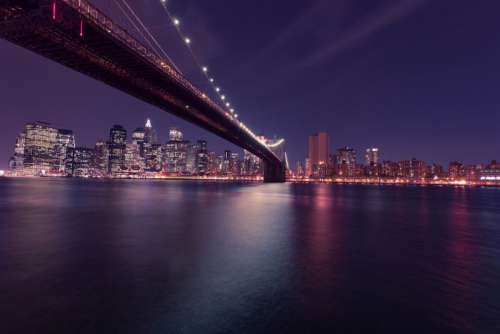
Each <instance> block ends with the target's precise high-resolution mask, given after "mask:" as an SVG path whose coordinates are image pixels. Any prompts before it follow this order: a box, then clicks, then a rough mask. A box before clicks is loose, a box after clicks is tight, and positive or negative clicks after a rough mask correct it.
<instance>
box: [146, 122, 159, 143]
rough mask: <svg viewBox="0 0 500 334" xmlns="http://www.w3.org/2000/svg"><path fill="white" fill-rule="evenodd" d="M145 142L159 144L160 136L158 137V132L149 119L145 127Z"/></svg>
mask: <svg viewBox="0 0 500 334" xmlns="http://www.w3.org/2000/svg"><path fill="white" fill-rule="evenodd" d="M144 142H146V143H149V144H157V143H158V136H157V135H156V131H155V129H153V125H152V124H151V120H150V119H149V118H148V119H147V120H146V124H145V125H144Z"/></svg>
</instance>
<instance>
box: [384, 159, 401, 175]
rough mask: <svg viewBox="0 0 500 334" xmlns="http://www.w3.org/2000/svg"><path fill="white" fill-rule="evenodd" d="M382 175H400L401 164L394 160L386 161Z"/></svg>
mask: <svg viewBox="0 0 500 334" xmlns="http://www.w3.org/2000/svg"><path fill="white" fill-rule="evenodd" d="M382 176H384V177H388V178H396V177H398V176H399V164H398V163H397V162H393V161H384V162H383V163H382Z"/></svg>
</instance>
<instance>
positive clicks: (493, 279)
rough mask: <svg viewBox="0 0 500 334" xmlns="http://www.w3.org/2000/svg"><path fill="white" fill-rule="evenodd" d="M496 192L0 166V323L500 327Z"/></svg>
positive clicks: (387, 329) (1, 328)
mask: <svg viewBox="0 0 500 334" xmlns="http://www.w3.org/2000/svg"><path fill="white" fill-rule="evenodd" d="M499 201H500V189H493V188H491V189H487V188H484V189H463V188H438V187H376V186H366V187H365V186H332V185H299V184H221V183H190V182H153V181H151V182H148V181H86V180H64V179H59V180H54V179H0V333H9V334H10V333H286V332H300V333H322V332H323V333H375V332H379V333H500V205H499Z"/></svg>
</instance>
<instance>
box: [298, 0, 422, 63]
mask: <svg viewBox="0 0 500 334" xmlns="http://www.w3.org/2000/svg"><path fill="white" fill-rule="evenodd" d="M426 2H427V0H404V1H399V2H398V3H397V4H394V5H391V6H387V7H384V8H382V9H380V10H378V11H376V12H375V13H374V14H372V15H370V16H369V17H367V18H366V19H365V20H363V21H362V22H360V23H359V24H358V25H356V26H354V27H352V28H351V29H348V30H347V31H345V32H344V33H342V34H340V35H339V36H332V37H334V38H335V39H334V40H333V41H331V42H330V41H329V40H326V41H325V43H324V45H325V46H323V47H321V48H318V49H317V50H315V51H314V52H312V53H311V54H310V55H309V56H308V57H306V58H305V59H304V60H303V61H302V62H301V63H300V65H301V66H310V65H314V64H318V63H321V62H322V61H324V60H327V59H332V58H334V57H335V56H336V55H338V54H340V53H341V52H344V51H346V50H349V49H352V48H354V47H356V46H358V45H359V44H360V43H362V42H363V41H365V40H367V39H368V38H370V37H372V36H373V35H375V34H376V33H378V32H379V31H381V30H382V29H383V28H385V27H387V26H389V25H391V24H393V23H395V22H397V21H399V20H401V19H403V18H404V17H406V16H408V15H409V14H411V13H413V12H414V11H415V10H417V9H418V8H419V7H421V6H422V5H423V4H425V3H426ZM330 38H331V37H330Z"/></svg>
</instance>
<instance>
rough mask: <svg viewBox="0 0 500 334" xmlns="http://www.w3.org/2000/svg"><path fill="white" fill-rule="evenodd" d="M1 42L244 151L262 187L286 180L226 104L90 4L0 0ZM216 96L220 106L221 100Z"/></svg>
mask: <svg viewBox="0 0 500 334" xmlns="http://www.w3.org/2000/svg"><path fill="white" fill-rule="evenodd" d="M125 4H126V3H125ZM163 5H164V3H163ZM139 22H140V21H139ZM174 23H177V21H175V22H174ZM143 31H147V30H145V29H143ZM151 37H152V36H151ZM0 38H3V39H5V40H8V41H10V42H12V43H13V44H16V45H18V46H21V47H23V48H25V49H28V50H31V51H33V52H35V53H37V54H39V55H41V56H44V57H46V58H49V59H51V60H53V61H55V62H57V63H60V64H62V65H64V66H66V67H69V68H72V69H74V70H76V71H78V72H80V73H82V74H85V75H87V76H89V77H92V78H94V79H96V80H99V81H101V82H104V83H106V84H108V85H110V86H112V87H115V88H117V89H119V90H121V91H123V92H125V93H127V94H129V95H131V96H134V97H136V98H138V99H140V100H142V101H144V102H147V103H149V104H151V105H154V106H156V107H158V108H160V109H162V110H164V111H166V112H169V113H171V114H173V115H176V116H177V117H180V118H182V119H184V120H186V121H188V122H191V123H193V124H196V125H198V126H200V127H202V128H204V129H206V130H208V131H210V132H212V133H214V134H216V135H218V136H220V137H222V138H224V139H226V140H228V141H229V142H231V143H234V144H236V145H238V146H240V147H242V148H243V149H246V150H248V151H249V152H251V153H253V154H255V155H256V156H258V157H259V158H261V159H262V161H263V162H264V180H265V181H266V182H284V181H285V168H286V167H285V162H284V161H281V160H280V158H278V157H277V156H276V155H275V154H274V153H273V152H272V150H271V148H269V147H268V146H266V144H265V143H264V142H263V141H262V140H261V139H260V138H259V137H258V136H257V135H256V134H255V133H254V132H253V131H252V130H251V129H250V128H249V127H247V126H246V125H245V124H244V123H243V122H242V121H241V120H240V119H239V118H238V115H237V114H235V113H234V111H233V109H232V108H229V107H230V105H229V103H228V102H225V103H223V105H221V104H219V103H218V102H215V101H214V100H213V99H211V98H210V97H209V95H208V94H206V93H205V92H203V91H202V90H200V89H198V88H197V87H195V86H194V85H193V84H192V83H191V82H190V81H189V80H188V79H187V78H186V77H185V76H184V75H183V74H182V73H181V72H180V71H179V70H178V69H177V68H176V66H175V64H174V63H173V62H172V61H171V59H170V58H169V57H168V55H167V54H166V52H164V50H163V48H162V47H161V45H159V44H158V43H157V41H156V40H155V39H154V38H152V39H146V40H145V41H147V42H144V41H140V40H139V39H137V38H135V37H134V36H132V35H131V34H130V33H129V32H128V31H127V30H126V29H124V28H123V27H122V26H120V25H118V24H117V23H116V22H114V21H113V20H112V19H111V18H110V17H109V16H107V15H106V14H104V13H103V12H102V11H101V10H99V9H98V8H97V7H96V6H94V5H93V4H91V3H90V2H89V1H86V0H0ZM185 42H186V44H189V43H190V40H189V39H186V40H185ZM146 44H147V45H146ZM158 49H160V51H161V52H159V51H158ZM203 70H204V72H206V68H203ZM210 80H211V81H213V79H210ZM217 91H218V89H217ZM220 97H221V100H222V101H223V102H224V100H225V96H224V95H221V96H220Z"/></svg>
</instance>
